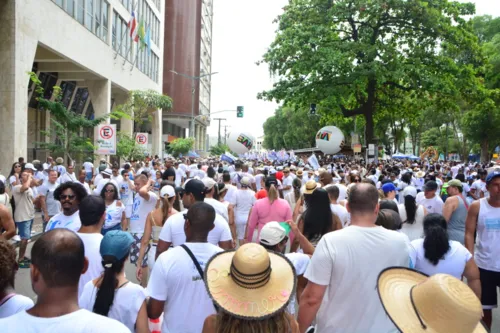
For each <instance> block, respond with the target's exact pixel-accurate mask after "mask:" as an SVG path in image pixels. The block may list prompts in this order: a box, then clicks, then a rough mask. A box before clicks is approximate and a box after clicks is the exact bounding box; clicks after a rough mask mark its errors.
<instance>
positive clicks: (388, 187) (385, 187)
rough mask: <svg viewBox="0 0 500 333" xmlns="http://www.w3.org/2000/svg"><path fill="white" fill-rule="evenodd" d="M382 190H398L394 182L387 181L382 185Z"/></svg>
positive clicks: (385, 191)
mask: <svg viewBox="0 0 500 333" xmlns="http://www.w3.org/2000/svg"><path fill="white" fill-rule="evenodd" d="M382 191H384V193H389V192H392V191H396V186H394V184H393V183H386V184H384V185H382Z"/></svg>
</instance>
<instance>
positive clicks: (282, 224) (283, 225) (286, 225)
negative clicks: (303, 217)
mask: <svg viewBox="0 0 500 333" xmlns="http://www.w3.org/2000/svg"><path fill="white" fill-rule="evenodd" d="M279 224H280V226H282V227H283V229H285V232H286V234H287V235H288V234H289V233H290V231H291V230H292V227H290V225H289V224H288V223H286V222H279Z"/></svg>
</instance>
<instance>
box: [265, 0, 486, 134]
mask: <svg viewBox="0 0 500 333" xmlns="http://www.w3.org/2000/svg"><path fill="white" fill-rule="evenodd" d="M284 10H285V11H284V13H283V14H282V15H280V16H279V17H278V19H277V21H278V23H279V28H278V31H277V34H276V38H275V41H274V42H273V43H272V44H271V46H270V47H269V49H268V51H267V52H266V53H265V54H264V57H263V60H262V62H265V63H267V64H268V65H269V69H270V71H271V72H272V73H273V74H274V75H275V76H277V79H278V80H277V82H276V83H275V84H274V86H273V88H272V89H271V90H269V91H265V92H262V93H260V94H259V95H258V97H259V98H263V99H267V100H277V101H284V102H285V104H286V105H289V104H294V105H299V106H305V105H308V104H309V103H316V104H318V106H319V109H326V112H330V113H338V114H341V115H343V116H344V117H352V116H356V115H361V116H363V117H364V119H365V123H366V129H365V131H366V132H365V141H366V142H367V143H368V142H373V141H374V115H375V114H376V112H377V111H378V110H380V109H381V108H383V106H381V105H380V103H379V102H380V99H381V97H382V95H383V93H384V91H387V90H389V89H392V90H395V91H402V92H407V91H413V90H415V91H418V92H419V93H420V94H423V93H425V92H426V91H430V92H436V91H441V92H443V93H446V94H453V93H455V92H456V91H457V90H458V86H460V85H462V84H463V83H464V82H468V81H470V80H471V79H472V78H473V77H474V75H475V71H474V70H464V68H466V69H469V67H466V65H464V64H461V63H458V62H456V61H454V59H453V58H451V57H450V56H447V54H446V53H445V52H443V51H442V50H448V49H451V50H461V51H462V52H467V54H468V56H469V58H470V59H475V57H476V56H477V53H478V46H477V38H475V36H474V35H473V33H472V31H471V27H470V25H469V24H468V23H467V22H466V21H465V20H464V19H463V18H462V16H463V15H472V14H473V13H474V10H475V8H474V5H473V4H471V3H458V2H449V1H448V0H434V1H421V0H415V1H406V0H386V1H384V0H373V1H367V0H349V1H348V0H338V1H331V0H330V1H326V0H294V1H291V2H290V4H289V5H288V6H286V7H285V8H284ZM458 77H460V79H458Z"/></svg>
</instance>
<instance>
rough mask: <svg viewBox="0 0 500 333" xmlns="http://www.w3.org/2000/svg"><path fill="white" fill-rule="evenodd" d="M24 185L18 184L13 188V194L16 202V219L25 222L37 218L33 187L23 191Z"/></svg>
mask: <svg viewBox="0 0 500 333" xmlns="http://www.w3.org/2000/svg"><path fill="white" fill-rule="evenodd" d="M21 187H22V185H16V186H14V187H13V188H12V196H13V197H14V201H15V203H16V210H15V211H14V221H15V222H24V221H28V220H32V219H34V218H35V206H33V198H34V196H33V189H31V188H28V189H27V190H26V191H24V192H21Z"/></svg>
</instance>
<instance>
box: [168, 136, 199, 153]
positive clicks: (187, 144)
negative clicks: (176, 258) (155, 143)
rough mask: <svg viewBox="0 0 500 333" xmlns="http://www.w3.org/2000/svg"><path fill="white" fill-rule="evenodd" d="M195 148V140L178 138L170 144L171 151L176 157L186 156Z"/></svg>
mask: <svg viewBox="0 0 500 333" xmlns="http://www.w3.org/2000/svg"><path fill="white" fill-rule="evenodd" d="M193 146H194V138H185V139H184V138H178V139H175V140H174V141H172V142H170V145H169V151H170V153H171V154H172V155H174V156H175V157H178V156H179V155H181V154H182V155H186V154H187V153H189V152H190V151H191V150H192V149H193Z"/></svg>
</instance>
